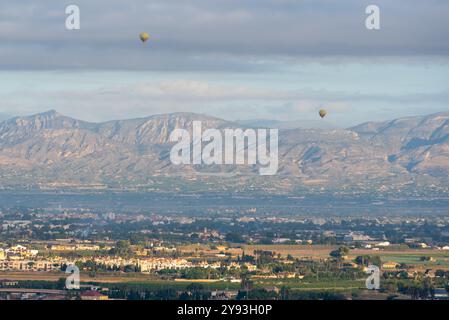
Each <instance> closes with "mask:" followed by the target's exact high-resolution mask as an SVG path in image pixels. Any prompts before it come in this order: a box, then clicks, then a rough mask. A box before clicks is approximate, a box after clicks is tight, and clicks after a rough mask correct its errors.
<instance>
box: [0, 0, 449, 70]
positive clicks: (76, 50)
mask: <svg viewBox="0 0 449 320" xmlns="http://www.w3.org/2000/svg"><path fill="white" fill-rule="evenodd" d="M376 3H377V4H378V5H379V6H380V8H381V19H382V20H381V30H380V31H374V32H373V31H368V30H366V28H365V27H364V20H365V17H366V15H365V7H366V6H367V5H369V4H371V1H366V0H340V1H330V0H301V1H300V0H246V1H240V0H238V1H237V0H214V1H211V0H189V1H181V0H172V1H166V0H153V1H151V2H148V1H145V0H136V1H133V2H124V1H122V0H99V1H95V2H93V1H90V0H78V1H77V4H78V5H79V6H80V9H81V30H79V31H67V30H65V28H64V25H65V18H66V15H65V6H66V5H68V4H72V2H68V1H57V0H40V1H39V2H36V1H30V0H24V1H13V0H6V1H2V2H1V3H0V38H2V43H1V44H0V68H2V69H13V70H15V69H70V68H72V69H73V68H75V69H80V68H85V69H126V70H131V69H132V70H142V69H144V70H164V71H173V70H177V71H179V70H195V71H228V70H231V71H246V72H257V71H260V70H264V69H265V68H274V67H276V66H279V63H281V64H283V65H285V64H286V65H288V64H289V63H293V62H295V61H297V60H301V59H308V60H309V59H312V60H321V59H324V60H326V61H332V59H334V58H338V59H348V58H349V59H352V60H355V59H363V60H364V59H372V58H376V59H377V58H382V57H383V58H387V59H398V57H402V61H404V62H408V61H411V60H413V59H415V58H422V57H429V59H430V58H431V57H432V59H433V58H435V57H439V58H440V59H441V58H444V59H447V57H448V56H449V43H448V42H447V41H446V40H447V39H448V38H449V28H447V17H448V16H449V3H448V2H447V1H441V0H428V1H420V0H397V1H390V0H377V1H376ZM143 30H146V31H148V32H149V33H150V34H151V36H152V40H151V41H150V42H149V43H147V44H146V45H142V44H141V43H140V42H139V40H138V34H139V33H140V32H141V31H143Z"/></svg>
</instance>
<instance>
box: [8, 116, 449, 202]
mask: <svg viewBox="0 0 449 320" xmlns="http://www.w3.org/2000/svg"><path fill="white" fill-rule="evenodd" d="M195 120H198V121H201V122H202V126H203V130H204V129H207V128H218V129H225V128H237V127H239V125H238V124H236V123H233V122H228V121H226V120H222V119H218V118H214V117H209V116H206V115H198V114H193V113H174V114H164V115H155V116H151V117H147V118H141V119H131V120H120V121H109V122H105V123H89V122H85V121H81V120H76V119H72V118H70V117H66V116H64V115H61V114H58V113H57V112H56V111H53V110H52V111H49V112H45V113H41V114H37V115H33V116H28V117H16V118H13V119H9V120H6V121H4V122H0V179H1V185H2V186H4V187H5V186H10V185H11V186H13V185H38V186H41V187H42V186H46V185H64V184H69V185H70V184H76V185H86V186H88V185H94V184H102V185H105V186H106V187H108V186H114V187H118V188H140V187H142V186H144V187H146V188H153V187H154V185H155V184H156V181H157V180H158V179H162V178H164V179H170V180H167V181H170V184H169V185H164V188H165V189H166V190H177V188H180V184H181V185H182V183H183V182H186V181H187V182H189V181H190V182H191V181H198V183H199V184H200V185H201V186H206V185H207V186H208V188H210V189H212V190H221V189H223V190H227V189H238V190H242V189H243V190H252V189H254V188H262V189H263V190H264V191H266V192H274V193H278V192H284V191H285V192H296V191H295V190H299V189H304V188H306V189H316V188H334V189H351V190H356V191H355V192H357V190H359V191H360V190H383V189H386V190H391V191H392V192H393V191H395V190H401V189H403V188H406V187H407V186H418V185H419V187H420V188H421V189H422V188H427V187H434V186H437V187H438V188H440V189H442V190H447V188H448V186H449V183H448V178H447V177H448V176H449V175H448V174H449V113H439V114H434V115H429V116H419V117H408V118H403V119H396V120H392V121H385V122H369V123H364V124H361V125H359V126H356V127H353V128H349V129H346V130H345V129H281V130H280V136H279V171H278V174H277V175H275V176H272V177H263V178H262V177H260V176H259V172H258V167H257V166H244V165H239V166H235V165H229V166H225V165H223V166H218V165H214V166H206V165H195V166H190V165H184V166H175V165H173V164H171V162H170V159H169V153H170V149H171V146H172V145H173V144H172V143H170V142H169V135H170V133H171V132H172V131H173V130H174V129H176V128H184V129H187V130H189V131H191V129H192V122H193V121H195ZM190 182H189V183H190ZM158 188H159V186H158ZM298 188H299V189H298Z"/></svg>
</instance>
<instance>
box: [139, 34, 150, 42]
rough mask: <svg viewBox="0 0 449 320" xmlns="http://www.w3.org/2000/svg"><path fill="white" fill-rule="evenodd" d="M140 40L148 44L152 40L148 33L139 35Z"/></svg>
mask: <svg viewBox="0 0 449 320" xmlns="http://www.w3.org/2000/svg"><path fill="white" fill-rule="evenodd" d="M139 38H140V40H142V42H146V41H147V40H148V39H150V35H149V34H148V33H146V32H142V33H141V34H140V35H139Z"/></svg>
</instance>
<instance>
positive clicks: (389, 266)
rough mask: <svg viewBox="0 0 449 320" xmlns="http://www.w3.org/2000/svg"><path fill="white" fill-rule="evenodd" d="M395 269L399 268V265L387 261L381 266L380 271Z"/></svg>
mask: <svg viewBox="0 0 449 320" xmlns="http://www.w3.org/2000/svg"><path fill="white" fill-rule="evenodd" d="M397 267H399V263H397V262H394V261H389V262H385V263H384V264H382V269H396V268H397Z"/></svg>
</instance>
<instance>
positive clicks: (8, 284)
mask: <svg viewBox="0 0 449 320" xmlns="http://www.w3.org/2000/svg"><path fill="white" fill-rule="evenodd" d="M0 228H1V233H0V299H88V300H92V299H94V300H98V299H102V300H103V299H184V300H185V299H229V300H231V299H317V298H318V299H365V298H367V297H370V298H375V299H447V298H448V291H447V289H448V288H449V219H447V218H445V217H431V218H422V217H375V218H360V217H326V218H316V217H307V216H290V215H285V216H278V215H277V216H270V215H265V214H258V213H257V209H254V208H253V209H251V208H250V209H247V210H246V211H245V213H244V214H241V215H235V214H232V213H230V214H227V215H217V216H210V217H204V216H201V215H199V216H192V215H179V214H173V215H160V214H156V213H153V214H148V215H145V214H129V213H119V212H94V211H92V210H87V209H84V210H78V211H76V210H74V209H72V210H71V211H70V212H69V211H67V210H65V209H60V208H58V209H56V211H53V212H50V211H49V212H47V213H46V212H45V210H37V209H33V210H30V209H23V208H22V209H17V208H15V209H4V210H3V211H2V212H1V214H0ZM72 265H73V266H76V267H78V268H79V270H80V272H81V275H80V281H81V287H80V289H79V290H67V288H66V287H65V278H66V277H67V275H66V274H65V270H66V269H67V267H68V266H72ZM370 265H376V266H378V267H379V268H380V269H381V281H380V282H381V287H380V289H379V290H374V291H373V290H367V288H366V286H365V280H366V278H367V274H366V270H367V267H368V266H370Z"/></svg>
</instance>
